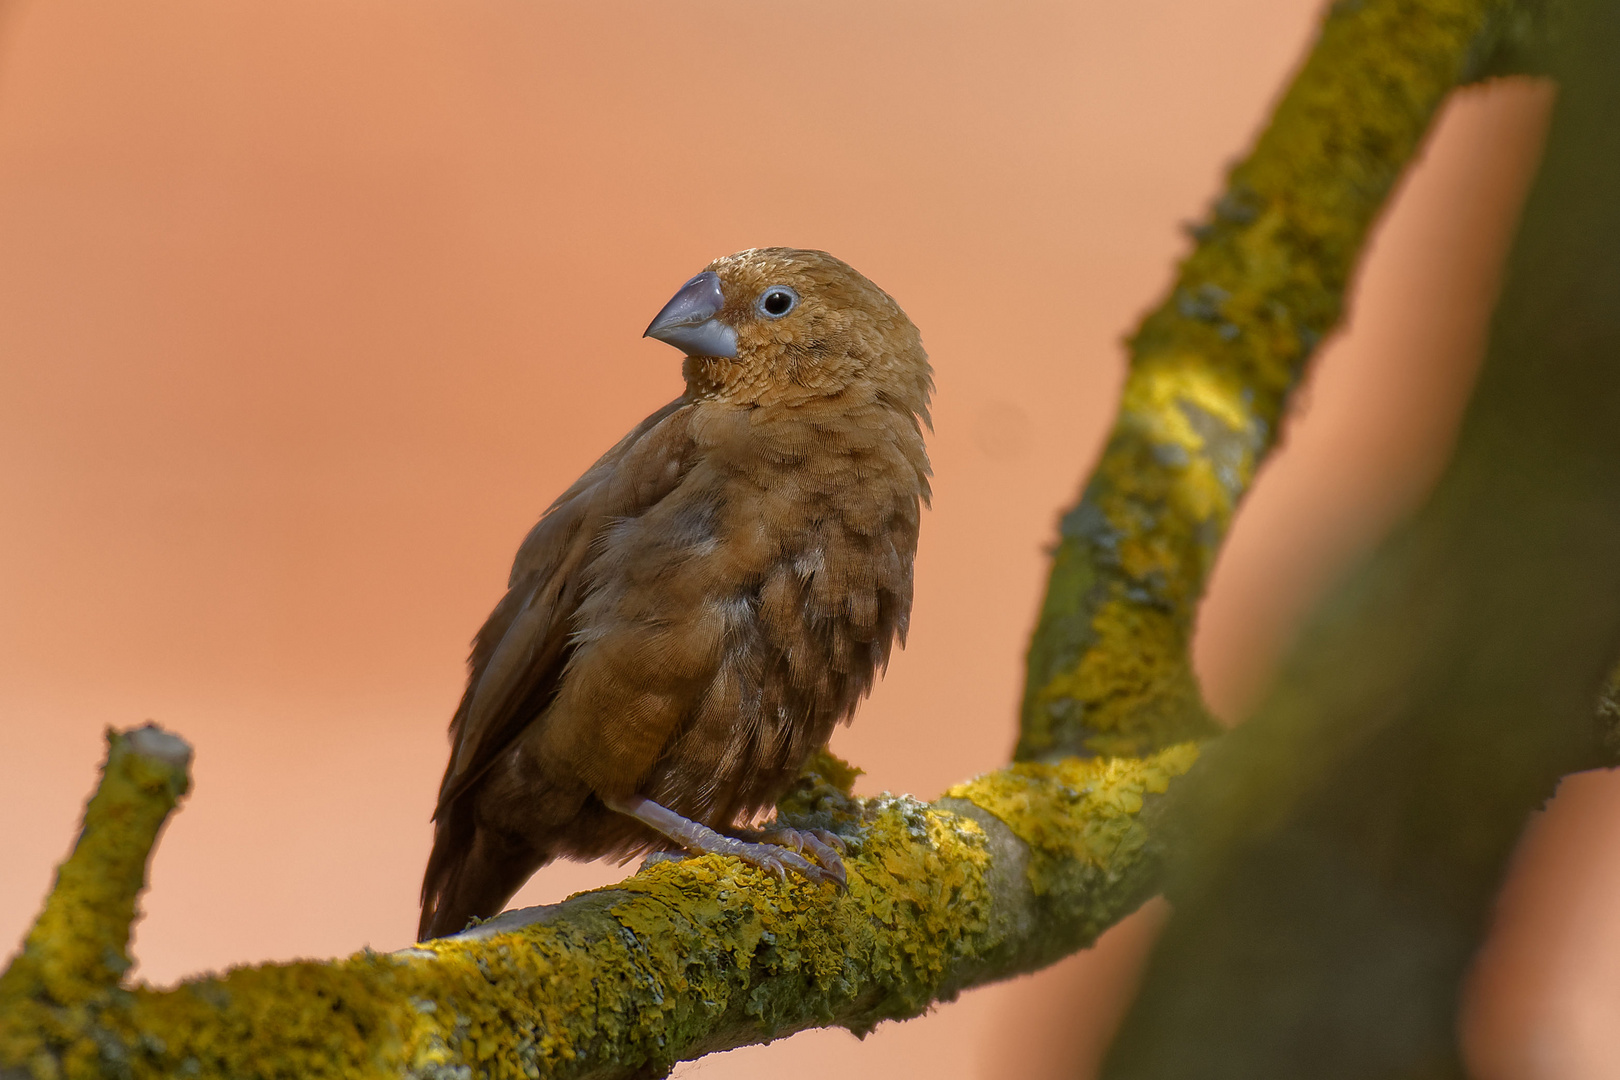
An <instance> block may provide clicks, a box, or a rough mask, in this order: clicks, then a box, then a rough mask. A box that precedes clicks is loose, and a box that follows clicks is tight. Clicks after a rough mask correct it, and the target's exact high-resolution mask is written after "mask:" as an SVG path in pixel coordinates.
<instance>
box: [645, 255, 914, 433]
mask: <svg viewBox="0 0 1620 1080" xmlns="http://www.w3.org/2000/svg"><path fill="white" fill-rule="evenodd" d="M646 336H647V337H652V338H657V339H658V340H660V341H664V342H668V343H669V344H671V345H673V346H675V347H676V348H677V349H680V350H681V351H682V352H684V353H686V355H687V360H686V367H685V371H686V380H687V385H688V388H689V391H690V392H691V393H692V394H693V395H694V396H701V397H708V398H716V399H720V400H724V401H729V402H733V403H735V404H739V405H775V404H784V405H794V404H800V403H803V402H806V401H809V400H811V399H814V398H818V397H835V396H839V395H842V394H845V393H848V392H850V391H855V392H857V393H860V392H862V391H865V392H867V393H869V394H871V395H873V396H882V397H884V398H886V399H888V400H890V401H891V402H892V403H893V404H894V405H896V406H898V407H901V408H905V409H909V410H910V411H911V412H913V413H915V414H916V415H917V416H919V417H921V418H923V419H925V420H926V418H927V415H928V395H929V392H930V391H931V390H932V389H933V379H932V373H931V369H930V368H929V366H928V356H927V354H926V353H924V352H923V347H922V338H921V337H920V336H919V335H918V333H917V328H916V327H915V326H913V325H912V324H911V320H910V319H908V318H906V313H905V312H904V311H901V310H900V305H898V304H896V303H895V302H894V301H893V300H892V299H891V298H890V297H889V294H888V293H886V292H884V291H883V290H882V289H880V288H878V287H877V286H876V285H874V284H872V283H871V282H870V281H868V280H867V279H866V278H864V277H862V276H861V275H860V274H859V273H858V272H857V271H856V270H855V269H854V268H853V267H851V266H850V265H849V264H848V263H845V262H843V261H842V260H840V259H835V258H833V257H832V256H831V255H828V254H827V253H826V252H824V251H800V250H796V249H794V248H752V249H750V250H748V251H739V252H737V254H735V255H727V256H725V257H723V258H719V259H716V260H715V261H714V262H712V263H710V264H709V266H708V268H707V269H705V270H704V271H703V273H701V274H699V275H698V276H697V277H695V278H693V279H692V280H691V281H688V282H687V283H686V284H685V285H683V286H682V287H681V290H680V292H678V293H676V294H675V297H674V299H672V300H670V302H669V303H668V304H666V305H664V310H662V311H660V312H659V313H658V317H657V318H655V319H653V321H652V325H650V326H648V327H647V333H646Z"/></svg>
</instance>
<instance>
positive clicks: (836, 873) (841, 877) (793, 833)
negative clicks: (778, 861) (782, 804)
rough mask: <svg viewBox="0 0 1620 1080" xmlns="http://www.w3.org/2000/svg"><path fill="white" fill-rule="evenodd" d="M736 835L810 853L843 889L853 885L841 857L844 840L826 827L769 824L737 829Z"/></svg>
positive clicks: (761, 842)
mask: <svg viewBox="0 0 1620 1080" xmlns="http://www.w3.org/2000/svg"><path fill="white" fill-rule="evenodd" d="M733 835H735V836H736V837H737V838H738V839H739V840H745V841H753V842H755V843H760V844H774V845H776V846H777V847H784V848H792V849H793V850H794V851H797V852H799V853H801V854H808V855H809V856H810V857H811V858H812V859H814V860H815V861H816V863H817V864H818V865H819V866H820V867H821V869H822V871H823V872H825V873H826V874H827V875H828V876H829V877H831V878H832V880H834V881H836V882H838V885H839V887H840V888H845V887H847V886H848V885H849V873H848V871H846V870H845V869H844V860H843V859H841V858H839V856H840V855H841V854H842V853H843V851H844V842H843V841H842V840H840V839H839V838H838V837H837V836H836V835H835V834H833V833H830V832H828V831H827V830H826V829H794V828H790V827H789V826H787V825H768V826H766V827H765V828H763V829H737V830H734V833H733Z"/></svg>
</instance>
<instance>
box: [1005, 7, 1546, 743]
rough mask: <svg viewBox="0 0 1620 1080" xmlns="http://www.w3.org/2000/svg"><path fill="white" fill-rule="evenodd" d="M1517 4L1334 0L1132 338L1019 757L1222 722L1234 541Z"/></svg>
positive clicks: (1059, 559)
mask: <svg viewBox="0 0 1620 1080" xmlns="http://www.w3.org/2000/svg"><path fill="white" fill-rule="evenodd" d="M1513 11H1514V7H1513V5H1510V4H1507V3H1504V2H1500V0H1495V2H1493V0H1422V2H1417V0H1381V2H1365V3H1341V4H1335V5H1333V6H1332V8H1331V10H1330V11H1329V12H1328V16H1327V19H1326V21H1325V23H1324V24H1323V27H1322V33H1321V37H1320V38H1319V40H1318V41H1317V43H1316V46H1315V47H1314V48H1313V49H1312V51H1311V54H1310V56H1309V57H1308V58H1307V60H1306V62H1305V66H1304V67H1303V68H1302V69H1301V70H1300V72H1299V75H1298V76H1297V77H1296V78H1295V79H1294V82H1293V85H1292V86H1290V87H1289V89H1288V92H1287V94H1286V95H1285V96H1284V97H1283V99H1282V101H1281V102H1279V103H1278V105H1277V109H1276V111H1275V113H1274V114H1273V115H1272V118H1271V121H1270V123H1269V124H1268V125H1267V127H1266V129H1265V130H1264V132H1262V134H1261V136H1260V138H1259V141H1258V142H1257V143H1256V144H1255V147H1254V150H1253V152H1252V153H1251V154H1250V155H1249V157H1248V159H1247V160H1245V161H1243V162H1241V163H1239V164H1238V165H1237V166H1236V167H1235V168H1234V169H1233V170H1232V173H1231V176H1230V178H1229V180H1228V183H1227V188H1226V191H1225V192H1224V193H1223V194H1222V195H1221V197H1220V198H1219V199H1217V200H1216V201H1215V204H1214V206H1213V208H1212V211H1211V214H1210V217H1209V220H1208V221H1207V222H1206V223H1204V224H1202V225H1199V226H1197V227H1195V228H1194V229H1193V230H1192V232H1193V235H1194V236H1195V237H1196V239H1197V244H1196V246H1195V247H1194V248H1193V251H1192V253H1191V254H1190V255H1189V256H1188V257H1187V259H1186V260H1185V261H1184V262H1183V263H1182V264H1181V267H1180V269H1179V271H1178V272H1177V275H1176V280H1175V283H1174V284H1173V285H1172V286H1171V289H1170V293H1169V295H1168V296H1167V297H1165V299H1164V301H1163V302H1162V303H1161V304H1160V305H1159V306H1158V308H1156V309H1155V310H1154V311H1152V312H1150V313H1149V314H1148V316H1147V317H1146V318H1145V319H1144V320H1143V322H1142V325H1141V328H1140V329H1138V330H1137V332H1136V334H1135V336H1134V337H1133V338H1132V339H1131V341H1130V372H1129V374H1128V376H1127V378H1126V382H1125V389H1124V394H1123V398H1122V401H1121V404H1120V411H1119V416H1118V417H1117V419H1116V420H1115V421H1114V429H1113V432H1112V434H1111V435H1110V437H1109V440H1108V445H1107V448H1106V449H1105V450H1104V452H1103V456H1102V460H1101V461H1099V462H1098V464H1097V468H1096V470H1095V471H1094V472H1093V474H1092V476H1091V480H1090V482H1089V483H1088V485H1087V486H1086V489H1085V492H1084V494H1083V495H1082V496H1081V499H1080V503H1079V505H1078V506H1076V507H1075V508H1074V509H1072V510H1070V511H1069V512H1068V513H1067V514H1065V515H1064V516H1063V519H1062V538H1061V540H1060V542H1059V544H1058V547H1057V551H1056V554H1055V557H1054V559H1053V563H1052V573H1051V578H1050V580H1049V582H1048V584H1047V591H1046V599H1045V601H1044V603H1043V605H1042V608H1041V614H1040V621H1039V623H1038V624H1037V626H1036V628H1035V634H1034V638H1033V640H1032V642H1031V644H1030V648H1029V660H1028V674H1027V677H1026V682H1025V689H1024V703H1023V711H1022V716H1021V720H1022V731H1021V735H1020V738H1019V741H1018V749H1017V757H1018V758H1020V759H1031V758H1042V759H1050V758H1054V757H1061V756H1062V755H1064V754H1076V753H1103V754H1126V753H1130V754H1135V753H1142V752H1144V751H1146V750H1149V749H1152V748H1154V747H1160V746H1167V745H1169V744H1171V743H1174V742H1179V741H1182V740H1185V739H1189V738H1201V737H1205V736H1208V735H1211V734H1214V733H1215V732H1216V731H1217V730H1218V729H1217V728H1216V727H1215V726H1214V724H1213V722H1212V721H1211V720H1210V719H1209V717H1208V716H1207V714H1206V713H1205V711H1204V708H1203V705H1202V701H1201V698H1200V695H1199V692H1198V687H1197V684H1196V681H1195V679H1194V678H1193V674H1192V668H1191V664H1190V661H1189V658H1188V643H1189V641H1190V639H1191V636H1192V628H1193V618H1194V615H1195V614H1196V611H1197V604H1198V601H1199V599H1200V597H1201V596H1202V595H1203V591H1204V586H1205V584H1206V583H1207V582H1208V579H1209V574H1210V571H1211V569H1212V568H1213V566H1214V563H1215V556H1216V554H1217V553H1218V552H1219V550H1220V545H1221V541H1222V540H1223V539H1224V538H1225V536H1226V533H1227V530H1228V528H1229V527H1230V526H1231V523H1232V517H1233V514H1234V512H1235V511H1236V509H1237V505H1238V501H1239V500H1240V499H1241V498H1242V496H1243V494H1244V493H1245V492H1246V491H1247V490H1248V488H1249V486H1250V484H1251V483H1252V482H1253V480H1254V476H1255V472H1256V470H1257V468H1258V467H1259V465H1260V462H1261V460H1262V459H1263V458H1264V456H1265V455H1266V454H1267V453H1268V452H1269V451H1270V450H1271V448H1272V447H1273V446H1274V445H1275V443H1276V440H1277V431H1278V427H1279V425H1280V423H1281V421H1282V415H1283V412H1284V409H1285V407H1286V405H1287V401H1288V395H1289V392H1290V391H1291V390H1292V389H1293V388H1294V386H1295V385H1296V384H1297V383H1298V382H1299V379H1300V377H1301V375H1302V374H1303V372H1304V370H1305V367H1306V365H1307V363H1308V362H1309V360H1310V358H1311V354H1312V353H1313V351H1314V350H1315V348H1316V346H1317V343H1319V342H1320V341H1321V340H1322V339H1323V338H1324V337H1325V336H1326V335H1327V334H1328V333H1329V332H1330V331H1331V330H1332V329H1333V328H1334V326H1335V325H1337V323H1338V321H1339V318H1340V315H1341V313H1342V311H1343V308H1344V297H1345V291H1346V288H1347V286H1348V284H1349V281H1350V277H1351V274H1352V272H1353V271H1354V269H1355V265H1356V261H1357V259H1358V257H1359V256H1360V253H1361V249H1362V247H1363V245H1364V244H1365V241H1366V238H1367V232H1368V230H1369V229H1370V228H1371V226H1372V224H1373V222H1374V221H1375V220H1376V218H1377V216H1378V214H1379V213H1380V211H1381V210H1382V209H1383V207H1384V204H1385V202H1386V201H1387V199H1388V196H1389V192H1390V189H1391V188H1392V187H1393V185H1394V184H1395V181H1396V180H1397V179H1398V178H1399V176H1400V174H1401V171H1402V169H1403V168H1404V167H1405V165H1406V163H1407V161H1408V160H1409V159H1410V158H1411V157H1412V155H1413V154H1414V153H1415V152H1416V150H1417V147H1418V145H1419V143H1420V142H1421V141H1422V139H1423V137H1424V134H1425V133H1426V132H1427V131H1428V130H1429V124H1430V121H1431V120H1432V118H1433V116H1434V113H1435V111H1436V110H1437V109H1438V108H1439V106H1440V104H1441V102H1442V101H1443V100H1444V99H1445V96H1446V94H1447V93H1449V92H1450V91H1451V89H1452V88H1453V87H1455V86H1456V85H1458V84H1459V83H1460V82H1463V81H1466V80H1468V79H1469V78H1472V77H1473V76H1474V75H1475V73H1476V71H1477V70H1478V69H1479V67H1480V65H1481V63H1482V62H1483V60H1484V58H1487V57H1489V56H1491V55H1492V53H1493V51H1494V49H1495V46H1496V42H1497V39H1498V37H1499V35H1501V34H1502V33H1503V32H1504V28H1505V27H1507V26H1508V25H1510V20H1509V19H1508V18H1507V16H1508V15H1510V14H1512V12H1513ZM1512 25H1517V24H1516V23H1513V24H1512Z"/></svg>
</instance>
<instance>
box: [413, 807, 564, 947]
mask: <svg viewBox="0 0 1620 1080" xmlns="http://www.w3.org/2000/svg"><path fill="white" fill-rule="evenodd" d="M446 810H447V811H448V812H444V813H441V814H440V815H439V819H438V822H437V823H436V825H435V828H434V831H433V853H432V854H430V855H429V856H428V863H427V871H426V873H424V874H423V875H422V920H421V922H420V923H418V924H417V928H416V940H418V941H427V940H428V939H429V938H436V937H444V936H446V935H447V934H455V933H459V932H460V931H462V930H464V929H466V926H467V922H468V920H470V919H474V918H477V919H487V918H489V917H490V916H492V915H496V914H498V913H499V912H500V910H501V908H502V907H504V906H505V905H506V902H507V901H508V900H510V899H511V898H512V894H513V893H515V892H517V891H518V889H519V888H520V887H521V886H522V885H523V883H524V882H525V881H527V880H528V879H529V875H531V874H533V873H534V872H535V871H536V870H538V869H540V867H542V866H544V865H545V864H546V863H548V862H550V861H551V857H550V855H549V854H547V853H544V852H536V851H535V850H534V849H533V848H532V847H530V846H529V845H528V844H523V843H519V842H513V841H511V840H508V839H507V838H504V837H501V836H499V835H497V834H495V833H492V832H490V831H489V830H487V829H480V828H478V826H477V823H476V822H475V821H474V820H473V814H472V808H471V807H468V806H465V805H462V806H451V807H447V808H446Z"/></svg>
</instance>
